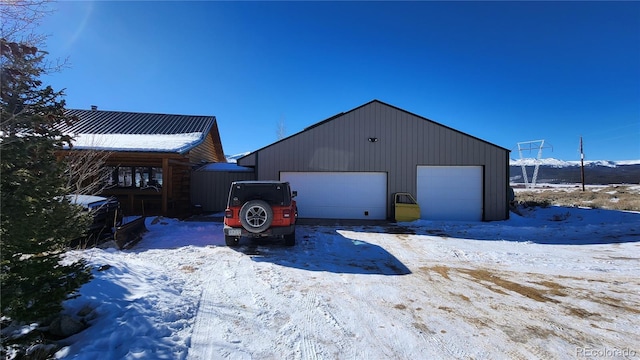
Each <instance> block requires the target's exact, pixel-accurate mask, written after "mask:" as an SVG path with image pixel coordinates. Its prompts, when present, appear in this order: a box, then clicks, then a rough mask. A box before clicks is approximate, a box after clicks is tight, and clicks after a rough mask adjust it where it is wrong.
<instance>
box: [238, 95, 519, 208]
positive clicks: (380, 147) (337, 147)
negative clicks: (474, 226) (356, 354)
mask: <svg viewBox="0 0 640 360" xmlns="http://www.w3.org/2000/svg"><path fill="white" fill-rule="evenodd" d="M369 138H377V139H378V141H377V142H369V140H368V139H369ZM505 154H506V155H505ZM506 159H508V150H506V149H503V148H500V147H498V146H496V145H493V144H490V143H487V142H485V141H483V140H481V139H478V138H475V137H473V136H470V135H467V134H464V133H461V132H458V131H456V130H453V129H451V128H448V127H446V126H444V125H441V124H438V123H435V122H432V121H430V120H427V119H425V118H422V117H419V116H417V115H414V114H411V113H408V112H405V111H402V110H400V109H397V108H395V107H392V106H389V105H387V104H384V103H381V102H378V101H373V102H371V103H368V104H366V105H364V106H362V107H359V108H357V109H355V110H353V111H350V112H348V113H345V114H342V115H341V116H338V117H336V118H334V119H331V120H330V121H326V122H324V123H319V124H317V125H316V126H313V127H312V128H309V129H308V130H306V131H303V132H301V133H298V134H296V135H294V136H292V137H289V138H286V139H284V140H282V141H280V142H278V143H275V144H273V145H271V146H268V147H266V148H263V149H260V150H258V151H257V152H256V153H254V154H253V157H252V158H251V159H247V161H246V162H242V161H241V162H239V164H241V165H245V166H247V165H249V164H248V163H249V162H250V161H248V160H253V161H255V164H256V165H257V168H256V171H257V178H258V179H260V180H267V179H274V180H276V179H279V173H280V172H281V171H381V172H386V173H388V185H387V187H388V196H387V199H388V200H387V203H388V210H387V213H388V214H389V215H390V214H392V212H391V201H390V199H391V195H392V194H393V193H395V192H410V193H412V194H414V196H415V194H416V190H417V189H416V171H417V170H416V167H417V165H444V166H446V165H450V166H456V165H458V166H462V165H480V166H483V167H484V200H483V201H484V206H483V208H484V220H502V219H505V215H508V212H507V211H506V210H505V208H506V207H507V206H508V204H507V188H508V182H507V180H508V178H507V175H506V171H507V169H508V162H507V161H508V160H506Z"/></svg>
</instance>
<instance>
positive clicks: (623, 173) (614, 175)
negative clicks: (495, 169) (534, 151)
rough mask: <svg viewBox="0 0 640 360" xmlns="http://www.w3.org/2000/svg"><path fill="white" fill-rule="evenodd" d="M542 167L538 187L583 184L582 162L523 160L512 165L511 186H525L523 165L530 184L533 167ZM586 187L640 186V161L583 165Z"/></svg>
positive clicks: (594, 162)
mask: <svg viewBox="0 0 640 360" xmlns="http://www.w3.org/2000/svg"><path fill="white" fill-rule="evenodd" d="M536 162H539V163H540V168H539V170H538V179H537V180H536V182H537V183H546V184H576V183H580V182H581V175H580V161H563V160H558V159H553V158H548V159H540V160H536V159H522V160H514V159H511V160H510V161H509V165H510V166H509V179H510V181H511V182H512V183H516V184H517V183H524V178H523V176H522V165H525V169H526V171H527V177H528V179H529V182H531V181H532V176H533V171H534V166H535V164H536ZM584 167H585V169H584V173H585V183H586V184H589V185H606V184H640V160H628V161H608V160H596V161H594V160H589V161H586V160H585V162H584Z"/></svg>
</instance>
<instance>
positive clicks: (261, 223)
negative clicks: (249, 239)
mask: <svg viewBox="0 0 640 360" xmlns="http://www.w3.org/2000/svg"><path fill="white" fill-rule="evenodd" d="M272 222H273V210H272V209H271V206H269V204H267V202H266V201H262V200H251V201H248V202H246V203H245V204H244V205H242V208H241V209H240V223H241V224H242V227H243V228H245V229H246V230H247V231H248V232H250V233H254V234H257V233H261V232H263V231H265V230H267V229H268V228H269V227H270V226H271V223H272Z"/></svg>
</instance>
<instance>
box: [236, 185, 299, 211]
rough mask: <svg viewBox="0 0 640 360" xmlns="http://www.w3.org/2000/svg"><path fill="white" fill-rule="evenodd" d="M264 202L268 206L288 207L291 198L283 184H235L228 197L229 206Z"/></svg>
mask: <svg viewBox="0 0 640 360" xmlns="http://www.w3.org/2000/svg"><path fill="white" fill-rule="evenodd" d="M256 199H259V200H264V201H266V202H267V203H268V204H269V205H280V206H282V205H289V203H290V202H291V197H290V194H289V190H288V188H287V187H286V185H285V184H235V185H234V186H233V187H232V189H231V194H230V197H229V205H230V206H239V205H242V204H244V203H245V202H247V201H251V200H256Z"/></svg>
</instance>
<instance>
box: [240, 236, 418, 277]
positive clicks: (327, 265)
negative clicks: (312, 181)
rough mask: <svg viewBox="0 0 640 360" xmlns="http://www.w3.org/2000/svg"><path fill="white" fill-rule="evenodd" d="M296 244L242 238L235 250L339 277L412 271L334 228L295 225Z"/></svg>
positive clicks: (371, 246)
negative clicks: (338, 275)
mask: <svg viewBox="0 0 640 360" xmlns="http://www.w3.org/2000/svg"><path fill="white" fill-rule="evenodd" d="M296 237H297V244H296V245H295V246H293V247H287V246H284V244H283V243H282V242H281V241H274V240H260V239H245V238H243V239H241V240H240V245H239V246H238V247H237V248H234V249H236V250H237V251H239V252H242V253H244V254H246V255H249V256H251V258H252V259H253V261H256V262H270V263H273V264H277V265H281V266H287V267H293V268H298V269H302V270H308V271H326V272H332V273H341V274H369V275H407V274H410V273H411V271H410V270H409V269H408V268H407V267H406V266H405V265H404V264H403V263H402V262H400V260H398V259H397V258H396V257H395V256H393V255H392V254H390V253H389V252H388V251H386V250H385V249H384V248H382V247H380V246H378V245H374V244H371V243H368V242H365V241H360V240H354V239H349V238H347V237H345V236H343V235H341V234H340V233H339V232H337V231H336V229H334V228H329V227H315V226H298V227H297V230H296Z"/></svg>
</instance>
